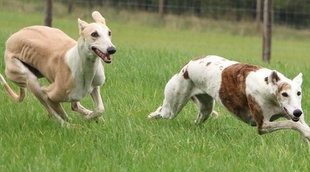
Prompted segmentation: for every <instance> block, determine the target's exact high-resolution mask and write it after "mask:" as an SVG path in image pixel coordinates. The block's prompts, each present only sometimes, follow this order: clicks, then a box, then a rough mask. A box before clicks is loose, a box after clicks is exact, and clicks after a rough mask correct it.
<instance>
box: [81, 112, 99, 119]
mask: <svg viewBox="0 0 310 172" xmlns="http://www.w3.org/2000/svg"><path fill="white" fill-rule="evenodd" d="M100 116H101V113H97V112H92V113H91V114H89V115H85V116H84V118H85V119H86V120H93V119H97V118H99V117H100Z"/></svg>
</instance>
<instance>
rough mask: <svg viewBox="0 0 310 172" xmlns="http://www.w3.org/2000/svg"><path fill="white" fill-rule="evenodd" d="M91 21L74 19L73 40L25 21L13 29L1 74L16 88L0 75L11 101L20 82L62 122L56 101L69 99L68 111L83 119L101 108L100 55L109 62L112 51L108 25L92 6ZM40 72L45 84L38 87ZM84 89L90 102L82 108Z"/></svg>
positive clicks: (18, 96) (65, 118)
mask: <svg viewBox="0 0 310 172" xmlns="http://www.w3.org/2000/svg"><path fill="white" fill-rule="evenodd" d="M92 17H93V19H94V21H95V22H94V23H89V24H88V23H86V22H85V21H82V20H80V19H78V26H79V33H80V38H79V39H78V41H77V42H76V41H75V40H73V39H72V38H70V37H69V36H68V35H66V34H65V33H64V32H62V31H61V30H59V29H55V28H49V27H45V26H31V27H26V28H23V29H21V30H20V31H18V32H16V33H14V34H13V35H12V36H10V38H9V39H8V40H7V42H6V49H5V54H4V60H5V65H6V66H5V74H6V76H7V78H8V79H10V80H12V81H13V82H14V83H15V84H17V85H18V86H19V94H16V93H15V92H14V91H13V90H12V88H11V87H10V86H9V85H8V84H7V82H6V81H5V79H4V78H3V76H2V75H0V82H1V84H2V85H3V86H4V88H5V90H6V91H7V93H8V94H9V95H10V97H12V99H13V100H14V101H16V102H21V101H23V99H24V97H25V91H26V88H28V90H30V91H31V92H32V93H33V94H34V95H35V96H36V97H37V98H38V99H39V101H40V102H41V103H42V104H43V106H44V107H45V108H46V109H47V111H48V113H49V115H50V116H51V117H54V118H55V119H57V121H59V122H61V123H62V124H64V123H66V121H68V120H69V117H68V116H67V114H66V112H65V111H64V109H63V107H62V106H61V104H60V103H61V102H71V107H72V109H73V110H74V111H77V112H79V113H81V114H82V115H83V116H84V117H85V118H86V119H93V118H98V117H99V116H100V115H101V114H102V113H103V112H104V106H103V102H102V99H101V95H100V86H102V85H103V84H104V82H105V75H104V69H103V65H102V62H101V60H103V61H104V62H105V63H111V62H112V56H111V54H114V53H115V52H116V49H115V46H114V45H113V44H112V42H111V30H110V29H109V28H108V27H107V26H106V23H105V19H104V18H103V17H102V16H101V14H100V13H99V12H97V11H94V12H93V13H92ZM41 77H45V78H46V79H47V80H48V81H49V83H50V84H49V85H48V86H46V87H41V85H40V83H39V81H38V78H41ZM87 94H90V95H91V97H92V99H93V101H94V103H95V105H96V107H95V109H94V111H90V110H88V109H86V108H84V107H83V106H82V105H81V104H80V102H79V101H80V100H81V99H82V98H83V97H85V96H86V95H87Z"/></svg>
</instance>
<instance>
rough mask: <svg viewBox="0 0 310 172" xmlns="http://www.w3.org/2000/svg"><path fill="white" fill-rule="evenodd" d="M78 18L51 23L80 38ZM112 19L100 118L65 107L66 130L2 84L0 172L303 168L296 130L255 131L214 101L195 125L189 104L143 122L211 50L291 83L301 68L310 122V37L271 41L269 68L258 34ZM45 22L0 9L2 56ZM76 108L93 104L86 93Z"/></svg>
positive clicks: (305, 153)
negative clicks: (174, 81) (214, 114)
mask: <svg viewBox="0 0 310 172" xmlns="http://www.w3.org/2000/svg"><path fill="white" fill-rule="evenodd" d="M89 16H90V14H89ZM108 16H109V15H108ZM77 17H82V19H85V20H86V21H91V20H90V17H88V18H84V17H83V16H74V17H72V16H69V17H59V18H54V26H55V27H58V28H61V29H62V30H64V31H65V32H66V33H68V34H69V35H70V36H72V37H73V38H78V27H77ZM111 18H112V17H111ZM111 18H108V17H107V23H108V26H109V27H110V28H111V30H112V32H113V42H114V44H115V45H116V46H117V53H116V54H115V56H114V59H113V63H112V64H108V65H106V64H105V72H106V77H107V80H106V84H105V85H104V86H103V87H102V89H101V93H102V96H103V100H104V103H105V108H106V112H105V113H104V118H105V122H104V123H99V124H98V123H95V122H87V121H84V120H82V118H81V117H80V116H79V115H78V114H77V113H74V112H72V111H71V109H70V106H69V104H68V103H65V104H64V105H65V109H66V111H67V112H68V115H69V116H70V117H72V118H73V121H72V123H74V124H76V125H75V127H73V128H63V127H61V126H60V125H59V124H57V123H56V122H55V121H53V120H51V119H49V118H48V115H47V112H46V111H45V109H43V106H41V105H40V103H39V102H38V101H37V100H36V99H35V98H34V96H33V95H32V94H31V93H28V94H27V97H26V98H25V101H24V102H22V103H20V104H15V103H13V102H12V101H10V100H9V97H8V96H7V95H6V94H5V92H4V90H3V89H2V88H1V89H0V171H135V172H136V171H310V147H309V144H307V143H306V142H305V141H304V140H303V139H302V137H301V136H300V135H299V133H297V132H296V131H292V130H285V131H284V130H282V131H278V132H274V133H272V134H267V135H262V136H261V135H258V134H257V132H256V128H253V127H250V126H248V125H246V124H244V123H242V122H241V121H239V120H237V119H236V118H235V117H233V116H232V115H231V114H230V113H229V112H227V111H226V110H225V109H224V108H222V107H221V106H219V105H217V106H216V107H215V110H216V111H218V112H219V114H220V116H219V117H218V118H216V119H215V118H211V119H209V120H208V121H207V122H206V123H205V124H203V125H201V126H196V125H194V123H193V121H194V119H195V117H196V113H197V111H196V107H195V106H194V105H193V104H192V103H191V102H189V103H188V105H187V106H186V107H185V108H184V109H183V111H182V112H181V113H180V114H179V116H178V117H177V118H176V119H174V120H170V121H168V120H158V121H150V120H148V119H147V118H146V117H147V115H148V114H149V113H150V112H152V111H154V110H155V109H156V108H157V107H158V106H159V105H160V104H161V103H162V99H163V90H164V86H165V84H166V82H167V81H168V80H169V78H170V77H171V76H172V75H173V74H175V73H177V72H178V71H179V70H180V69H181V67H182V66H183V65H184V64H186V63H187V62H188V61H189V60H190V59H192V58H194V57H197V56H202V55H209V54H216V55H220V56H223V57H226V58H230V59H234V60H238V61H242V62H247V63H254V64H259V65H264V66H267V67H269V68H273V69H275V70H278V71H280V72H282V73H284V74H286V76H288V77H289V78H293V77H295V76H296V75H297V74H298V73H299V72H302V73H303V74H304V83H303V110H304V112H305V114H306V121H308V122H309V123H310V116H309V115H310V114H309V112H310V106H309V103H310V100H309V99H310V92H309V88H310V73H309V70H310V61H309V58H310V57H309V56H310V43H309V42H310V38H297V37H296V38H295V37H292V36H290V35H287V36H286V35H285V34H283V35H282V36H281V35H280V36H279V35H276V36H275V38H274V39H273V45H272V46H273V47H272V62H271V64H270V65H266V64H263V63H262V62H261V59H260V54H261V38H260V37H259V36H241V35H239V34H230V33H229V32H220V31H215V30H214V31H213V30H208V29H207V28H206V31H202V32H195V31H193V30H178V29H175V28H169V27H159V26H153V27H151V26H145V25H143V24H134V23H131V22H123V21H119V20H112V19H111ZM42 21H43V17H42V16H40V14H38V13H33V14H22V13H13V12H6V11H1V12H0V24H1V28H0V54H1V55H2V56H3V53H4V45H5V40H6V39H7V38H8V37H9V35H10V34H12V33H14V32H15V31H17V30H19V29H20V28H22V27H24V26H28V25H34V24H41V23H42ZM137 23H138V22H137ZM296 32H297V31H296ZM51 46H52V45H51ZM3 70H4V64H3V59H2V60H0V72H1V73H3ZM10 84H11V85H12V83H11V82H10ZM14 88H15V89H16V87H14ZM82 103H83V104H84V105H85V106H87V107H90V108H92V107H93V104H92V102H91V99H90V98H89V97H87V98H85V99H84V100H83V101H82Z"/></svg>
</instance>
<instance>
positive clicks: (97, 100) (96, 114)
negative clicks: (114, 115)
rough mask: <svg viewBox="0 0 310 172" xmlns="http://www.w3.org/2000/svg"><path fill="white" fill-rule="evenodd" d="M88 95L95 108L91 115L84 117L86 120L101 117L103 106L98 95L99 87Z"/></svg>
mask: <svg viewBox="0 0 310 172" xmlns="http://www.w3.org/2000/svg"><path fill="white" fill-rule="evenodd" d="M90 95H91V97H92V99H93V101H94V103H95V106H96V107H95V109H94V111H93V112H92V113H91V114H89V115H87V116H85V118H86V119H94V118H97V117H99V116H101V114H102V113H103V112H104V105H103V102H102V98H101V95H100V87H99V86H96V87H94V89H93V91H92V92H91V93H90Z"/></svg>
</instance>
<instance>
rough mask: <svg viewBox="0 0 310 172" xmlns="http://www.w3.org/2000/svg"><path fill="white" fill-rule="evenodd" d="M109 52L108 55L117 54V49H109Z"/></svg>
mask: <svg viewBox="0 0 310 172" xmlns="http://www.w3.org/2000/svg"><path fill="white" fill-rule="evenodd" d="M107 52H108V54H114V53H115V52H116V49H115V47H109V48H108V49H107Z"/></svg>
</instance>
